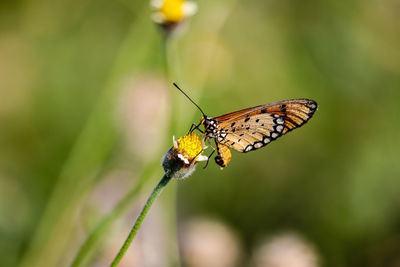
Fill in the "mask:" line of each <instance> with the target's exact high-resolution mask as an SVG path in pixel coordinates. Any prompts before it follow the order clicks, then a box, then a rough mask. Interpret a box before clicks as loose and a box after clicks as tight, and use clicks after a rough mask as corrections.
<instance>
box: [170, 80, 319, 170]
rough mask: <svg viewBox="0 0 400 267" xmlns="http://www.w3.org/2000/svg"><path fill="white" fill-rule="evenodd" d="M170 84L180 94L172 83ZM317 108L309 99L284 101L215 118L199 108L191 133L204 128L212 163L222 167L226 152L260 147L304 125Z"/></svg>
mask: <svg viewBox="0 0 400 267" xmlns="http://www.w3.org/2000/svg"><path fill="white" fill-rule="evenodd" d="M174 85H175V86H176V87H177V88H178V89H179V90H180V91H181V92H182V93H184V92H183V91H182V90H181V89H180V88H179V87H178V86H177V85H176V84H174ZM184 94H185V93H184ZM185 95H186V94H185ZM186 97H188V96H187V95H186ZM188 98H189V97H188ZM189 100H191V99H190V98H189ZM191 101H192V100H191ZM192 103H194V102H193V101H192ZM194 104H195V105H196V106H197V104H196V103H194ZM197 107H198V108H199V109H200V107H199V106H197ZM317 109H318V104H317V102H315V101H314V100H311V99H291V100H284V101H279V102H275V103H271V104H265V105H259V106H255V107H250V108H245V109H242V110H238V111H234V112H231V113H228V114H224V115H221V116H217V117H209V116H207V115H205V114H204V112H203V111H202V110H201V109H200V111H201V112H202V113H203V116H202V118H201V120H200V123H199V124H197V125H194V128H192V129H191V130H193V129H196V128H197V129H198V128H199V126H200V125H203V126H204V136H205V139H206V141H208V142H209V140H211V139H213V140H214V141H215V144H216V148H214V147H213V148H214V151H216V152H217V154H218V155H217V156H216V157H215V162H216V163H217V164H218V165H219V166H221V167H222V168H223V167H226V166H227V165H228V163H229V162H230V160H231V152H230V149H234V150H236V151H238V152H242V153H247V152H250V151H253V150H256V149H259V148H262V147H264V146H266V145H268V144H269V143H271V142H272V141H274V140H276V139H278V138H279V137H281V136H283V135H285V134H286V133H288V132H290V131H292V130H294V129H296V128H299V127H301V126H302V125H304V124H305V123H306V122H307V121H309V120H310V119H311V117H312V116H313V115H314V113H315V111H316V110H317Z"/></svg>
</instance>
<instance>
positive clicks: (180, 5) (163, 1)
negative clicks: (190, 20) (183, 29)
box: [151, 0, 197, 30]
mask: <svg viewBox="0 0 400 267" xmlns="http://www.w3.org/2000/svg"><path fill="white" fill-rule="evenodd" d="M151 5H152V7H153V8H154V9H155V10H156V11H155V12H154V13H153V16H152V17H153V20H154V21H155V22H156V23H158V24H160V25H161V26H163V27H164V28H165V29H168V30H169V29H172V28H174V27H175V26H177V25H178V24H179V23H180V22H182V21H183V20H184V19H186V18H187V17H190V16H192V15H193V14H194V13H196V10H197V5H196V3H193V2H189V1H185V0H152V1H151Z"/></svg>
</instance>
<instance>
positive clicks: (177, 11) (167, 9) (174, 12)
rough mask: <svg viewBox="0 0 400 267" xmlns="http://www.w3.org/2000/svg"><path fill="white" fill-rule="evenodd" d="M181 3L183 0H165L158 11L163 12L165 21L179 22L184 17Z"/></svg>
mask: <svg viewBox="0 0 400 267" xmlns="http://www.w3.org/2000/svg"><path fill="white" fill-rule="evenodd" d="M183 4H184V0H165V1H164V3H163V5H162V7H161V8H160V12H161V13H162V14H164V16H165V20H166V21H171V22H179V21H181V20H182V19H183V18H184V14H183V10H182V6H183Z"/></svg>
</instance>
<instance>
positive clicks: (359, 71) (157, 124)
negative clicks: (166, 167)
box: [0, 0, 400, 267]
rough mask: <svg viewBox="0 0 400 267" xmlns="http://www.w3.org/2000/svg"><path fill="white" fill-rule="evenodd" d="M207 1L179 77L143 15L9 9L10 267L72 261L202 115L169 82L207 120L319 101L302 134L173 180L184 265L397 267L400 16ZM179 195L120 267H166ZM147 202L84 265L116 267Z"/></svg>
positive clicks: (4, 225)
mask: <svg viewBox="0 0 400 267" xmlns="http://www.w3.org/2000/svg"><path fill="white" fill-rule="evenodd" d="M197 4H198V12H197V14H196V15H195V16H194V17H193V18H190V19H189V20H188V23H187V24H186V25H182V26H183V27H182V30H181V33H180V34H179V35H177V36H173V40H171V43H170V47H169V49H168V51H167V53H168V54H169V64H170V72H171V73H170V76H169V77H166V75H165V72H164V50H163V42H162V37H161V36H162V34H161V31H160V29H158V28H157V27H156V25H154V23H153V22H152V21H151V18H150V16H151V10H150V5H149V3H148V2H147V1H136V0H131V1H128V0H118V1H104V0H100V1H91V0H83V1H74V0H70V1H65V0H55V1H48V0H36V1H32V0H26V1H18V0H17V1H2V2H1V3H0V129H1V130H0V266H68V265H69V264H71V262H72V260H73V258H74V256H75V254H76V252H77V250H78V249H79V247H80V245H81V244H82V243H83V241H84V240H85V238H86V236H87V235H88V233H89V232H90V231H91V229H93V228H94V227H95V225H96V224H97V222H99V220H100V219H101V218H102V216H104V215H105V214H107V213H108V212H110V211H111V210H112V209H113V207H114V205H115V204H116V203H117V202H118V200H119V199H121V198H122V196H123V195H124V194H125V193H126V192H127V191H128V189H129V188H131V187H132V186H134V185H135V183H136V182H137V181H138V180H140V177H141V173H142V172H143V168H144V167H143V166H146V164H148V162H156V163H159V162H160V160H161V157H162V155H163V153H164V152H165V151H166V150H167V149H168V148H169V147H170V146H171V145H172V136H171V134H173V135H175V136H177V137H178V136H182V135H184V134H185V132H186V131H187V129H188V128H189V126H190V124H191V123H192V122H197V121H198V120H199V119H200V115H201V114H200V113H199V112H198V111H196V110H195V107H194V106H193V105H191V104H190V103H189V102H188V101H187V100H186V99H184V97H183V96H182V95H181V94H180V93H179V92H178V91H176V90H175V89H174V88H173V86H172V84H171V82H172V81H175V82H177V83H178V84H180V85H181V87H183V88H184V89H185V90H186V92H187V93H188V94H189V95H190V96H192V97H193V99H195V100H196V101H198V102H199V103H200V105H201V106H202V108H203V109H204V110H205V111H206V113H207V115H209V116H217V115H221V114H224V113H228V112H231V111H234V110H237V109H241V108H245V107H249V106H254V105H259V104H265V103H269V102H274V101H279V100H283V99H290V98H311V99H314V100H316V101H317V102H318V103H319V110H318V111H317V113H316V114H315V116H314V117H313V119H312V120H311V121H310V122H309V123H308V124H307V125H305V126H304V127H302V128H301V129H298V130H296V131H294V132H293V133H290V134H288V135H287V136H284V137H282V138H281V139H280V140H279V141H276V142H274V143H272V144H270V145H269V146H268V147H267V148H264V149H261V150H257V151H255V152H252V153H248V154H240V153H237V152H233V155H232V161H231V163H230V165H229V166H228V167H227V168H225V169H224V170H223V171H220V170H219V168H218V166H216V165H215V164H214V162H213V160H212V161H211V162H210V165H209V166H208V168H207V169H202V168H201V167H202V166H201V165H199V166H198V170H197V171H196V172H195V173H194V175H193V176H192V177H191V178H189V179H187V180H185V181H175V182H174V184H177V194H178V197H177V207H178V210H177V218H178V220H177V223H178V232H179V233H180V235H179V240H180V242H181V249H180V255H181V258H182V262H183V265H184V266H289V267H290V266H293V267H294V266H390V267H391V266H393V267H395V266H400V193H399V192H400V164H399V163H398V160H399V158H400V157H399V156H400V152H399V149H400V138H399V131H400V124H399V122H400V105H399V103H400V90H399V89H400V49H399V47H400V20H399V15H400V13H399V12H400V3H399V2H398V1H396V0H386V1H378V0H375V1H373V0H368V1H361V0H351V1H334V0H327V1H319V0H305V1H294V0H268V1H264V0H257V1H239V0H237V1H228V0H224V1H211V0H205V1H199V2H197ZM171 112H172V114H171ZM170 117H171V118H172V120H173V121H174V123H176V125H177V127H176V129H175V131H174V132H173V133H168V130H167V129H168V127H169V124H170V123H171V122H170V121H169V118H170ZM156 168H157V171H156V172H158V173H157V174H154V175H153V176H152V177H151V179H150V180H149V182H148V183H147V186H145V188H144V189H143V190H142V193H141V194H140V195H141V198H143V199H144V198H145V196H146V195H147V194H148V193H149V192H150V190H151V187H152V186H154V185H155V184H156V182H157V179H159V177H160V175H161V167H158V165H157V167H156ZM169 187H170V188H167V189H166V191H165V196H164V195H163V196H162V197H161V198H160V199H159V201H158V203H157V205H156V206H155V207H154V209H152V211H151V214H150V217H148V218H146V220H145V223H144V227H143V229H141V231H142V234H141V235H139V236H138V241H137V242H136V241H134V243H133V245H132V247H131V248H130V250H131V254H129V255H127V258H130V259H131V260H130V261H128V260H125V261H124V262H122V264H125V265H121V266H168V264H167V263H166V262H168V260H165V259H166V258H169V257H170V255H169V254H168V253H169V252H168V249H165V247H168V246H169V245H168V244H169V243H168V241H165V239H168V238H167V237H163V233H164V231H163V230H162V229H165V227H167V230H165V231H166V232H168V231H169V230H168V226H163V222H164V221H165V220H164V216H166V212H165V209H164V208H163V207H162V204H161V203H163V202H168V201H171V200H169V198H171V195H174V194H175V189H176V188H175V187H176V185H169ZM172 199H173V197H172ZM142 203H143V200H140V201H135V202H133V203H132V204H131V208H130V211H128V212H127V213H124V216H122V217H121V218H120V219H119V220H118V221H117V223H116V226H113V228H112V231H111V232H109V233H108V234H107V235H106V236H105V237H104V242H103V243H102V245H101V246H100V247H99V249H98V250H97V251H96V252H95V253H94V254H93V255H92V258H91V260H90V261H89V262H88V263H87V264H88V266H107V264H109V262H110V259H112V257H113V256H114V255H115V253H116V252H117V250H118V248H119V246H120V245H121V244H122V240H123V239H124V237H125V236H126V234H127V231H128V229H129V227H130V226H131V224H132V223H133V219H134V216H135V214H136V213H137V210H138V208H140V206H141V205H142ZM167 215H168V214H167ZM174 216H175V215H174ZM52 218H54V221H53V220H52ZM59 218H63V219H59ZM59 221H61V223H58V222H59ZM56 222H57V223H58V224H57V223H56ZM56 224H57V227H56V226H54V225H56ZM199 225H200V226H199ZM215 225H218V226H217V227H216V226H215ZM54 227H55V228H54ZM146 227H147V228H148V229H147V230H146ZM196 227H197V228H196ZM199 227H200V228H201V229H200V230H199ZM207 227H210V228H207ZM53 228H54V229H58V230H54V232H52V231H53V230H51V229H53ZM49 229H50V230H49ZM160 229H161V230H160ZM47 230H49V232H48V233H47ZM202 231H204V233H206V234H204V235H202V234H200V235H198V236H196V235H195V234H196V233H197V234H198V233H203V232H202ZM213 231H216V232H217V233H216V234H212V235H211V236H209V239H210V240H208V241H207V240H205V241H204V244H206V245H205V246H204V245H203V246H202V245H198V244H197V243H196V242H201V239H202V238H207V233H214V232H213ZM170 232H173V230H171V231H170ZM54 233H63V235H61V236H60V235H57V234H54ZM218 233H220V234H218ZM193 235H194V237H193ZM190 237H193V238H192V239H191V238H190ZM218 237H220V238H218ZM213 238H214V239H213ZM224 238H225V239H224ZM282 239H283V241H282ZM148 240H155V241H148ZM160 240H161V241H160ZM279 240H281V241H282V242H281V241H279ZM285 240H286V241H285ZM135 242H136V243H135ZM146 242H147V243H146ZM152 242H153V243H152ZM171 242H175V241H173V240H172V241H171ZM224 242H225V243H224ZM274 242H275V243H274ZM279 242H281V243H279ZM194 243H195V244H194ZM196 244H197V245H196ZM213 245H215V246H216V248H215V249H212V250H211V252H210V253H211V254H212V255H211V254H207V249H205V247H206V248H207V246H211V247H213ZM218 246H219V247H218ZM296 246H297V247H296ZM293 247H294V248H295V249H294V250H293ZM218 248H222V249H220V250H219V249H218ZM230 248H231V249H230ZM53 249H54V251H56V250H57V251H58V253H56V252H54V253H53ZM202 249H203V250H202ZM204 249H205V250H204ZM291 249H292V250H293V251H294V252H291V251H292V250H291ZM135 251H139V252H135ZM149 251H150V252H149ZM218 251H221V253H222V254H223V253H227V255H222V254H218V253H214V254H216V256H215V255H214V254H213V252H218ZM271 251H272V252H271ZM202 253H203V254H202ZM274 253H275V254H274ZM288 253H289V254H288ZM290 253H291V254H290ZM146 255H147V257H146ZM149 255H151V256H149ZM193 255H194V256H193ZM271 255H272V256H271ZM52 257H53V258H52ZM149 257H150V258H151V260H149ZM193 257H194V259H193ZM213 257H214V258H215V262H211V263H210V262H208V263H207V262H205V263H202V260H205V259H209V260H213V259H214V258H213ZM274 257H275V258H274ZM296 257H297V258H296ZM47 258H52V259H51V260H47ZM289 258H290V259H291V258H293V261H292V263H289V262H286V263H284V264H283V265H282V263H281V265H279V260H282V259H289ZM43 259H45V260H43ZM224 259H225V262H224ZM274 260H275V261H276V262H278V263H276V262H274ZM302 260H304V261H305V262H308V263H307V264H305V265H296V264H299V263H300V262H302ZM196 264H197V265H196Z"/></svg>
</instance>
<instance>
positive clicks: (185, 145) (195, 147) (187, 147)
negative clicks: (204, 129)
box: [177, 133, 203, 160]
mask: <svg viewBox="0 0 400 267" xmlns="http://www.w3.org/2000/svg"><path fill="white" fill-rule="evenodd" d="M200 137H201V135H200V134H195V133H190V134H188V135H185V136H184V137H181V138H179V139H178V148H177V150H178V151H181V152H182V153H183V154H184V155H185V156H187V157H188V158H189V160H192V159H194V158H195V157H196V156H198V155H200V153H201V152H202V151H203V146H202V142H201V141H200Z"/></svg>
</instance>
